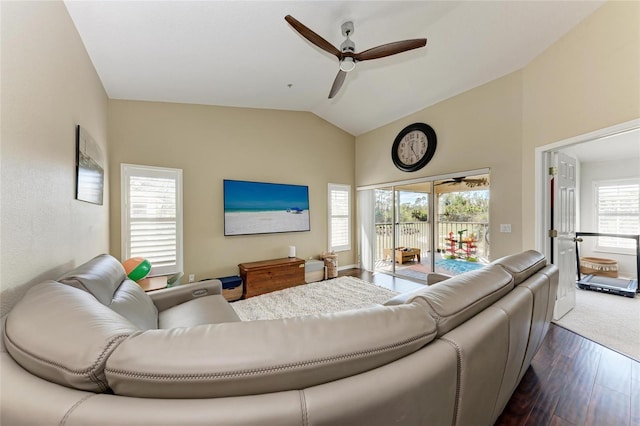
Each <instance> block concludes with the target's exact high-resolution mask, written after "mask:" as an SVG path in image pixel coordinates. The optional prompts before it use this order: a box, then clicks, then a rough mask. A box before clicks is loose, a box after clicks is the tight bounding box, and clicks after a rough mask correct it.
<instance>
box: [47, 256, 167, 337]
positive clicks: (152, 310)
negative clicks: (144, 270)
mask: <svg viewBox="0 0 640 426" xmlns="http://www.w3.org/2000/svg"><path fill="white" fill-rule="evenodd" d="M58 282H61V283H64V284H68V285H70V286H72V287H76V288H78V289H81V290H84V291H86V292H88V293H91V294H92V295H93V296H94V297H95V298H96V299H98V301H99V302H100V303H102V304H103V305H105V306H108V307H110V308H111V309H113V310H114V311H116V312H118V313H119V314H121V315H123V316H124V317H126V318H127V319H128V320H129V321H131V322H132V323H133V324H135V325H136V326H138V327H139V328H141V329H143V330H148V329H150V328H158V310H157V309H156V306H155V305H154V304H153V301H152V300H151V298H150V297H149V295H148V294H146V293H145V292H144V290H142V288H141V287H140V286H139V285H138V284H136V283H134V282H133V281H131V280H129V279H128V278H127V276H126V273H125V270H124V267H123V266H122V264H121V263H120V262H118V260H117V259H116V258H115V257H113V256H110V255H108V254H101V255H98V256H96V257H94V258H93V259H91V260H90V261H88V262H87V263H84V264H82V265H80V266H78V267H77V268H75V269H73V270H72V271H69V272H67V273H66V274H64V275H63V276H62V277H60V278H58Z"/></svg>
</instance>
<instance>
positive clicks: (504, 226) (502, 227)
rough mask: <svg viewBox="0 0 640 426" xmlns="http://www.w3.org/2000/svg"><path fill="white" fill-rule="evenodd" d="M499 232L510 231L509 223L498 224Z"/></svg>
mask: <svg viewBox="0 0 640 426" xmlns="http://www.w3.org/2000/svg"><path fill="white" fill-rule="evenodd" d="M500 232H506V233H510V232H511V224H510V223H501V224H500Z"/></svg>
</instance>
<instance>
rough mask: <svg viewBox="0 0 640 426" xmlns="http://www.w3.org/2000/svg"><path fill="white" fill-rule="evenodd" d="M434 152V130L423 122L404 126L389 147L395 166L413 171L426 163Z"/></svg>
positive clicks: (406, 170)
mask: <svg viewBox="0 0 640 426" xmlns="http://www.w3.org/2000/svg"><path fill="white" fill-rule="evenodd" d="M435 152H436V132H435V131H434V130H433V128H431V126H429V125H428V124H424V123H415V124H411V125H410V126H407V127H405V128H404V129H403V130H402V131H401V132H400V133H399V134H398V136H397V137H396V139H395V141H394V142H393V147H392V148H391V159H392V160H393V163H394V164H395V165H396V167H397V168H399V169H400V170H403V171H405V172H413V171H416V170H419V169H421V168H423V167H424V166H426V165H427V163H428V162H429V161H430V160H431V158H432V157H433V154H435Z"/></svg>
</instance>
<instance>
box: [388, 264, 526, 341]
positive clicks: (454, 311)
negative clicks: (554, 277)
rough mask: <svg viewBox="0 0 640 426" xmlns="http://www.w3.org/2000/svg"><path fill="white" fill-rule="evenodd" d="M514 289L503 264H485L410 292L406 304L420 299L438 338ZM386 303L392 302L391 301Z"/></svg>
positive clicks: (511, 279)
mask: <svg viewBox="0 0 640 426" xmlns="http://www.w3.org/2000/svg"><path fill="white" fill-rule="evenodd" d="M511 289H513V278H512V277H511V275H509V274H508V273H507V272H506V271H505V270H504V269H502V267H500V266H497V265H488V266H486V267H484V268H482V269H477V270H475V271H470V272H465V273H464V274H460V275H456V276H454V277H451V278H449V279H447V280H444V281H441V282H439V283H437V284H436V285H432V286H428V287H425V288H423V289H420V290H418V291H415V292H413V293H411V295H410V297H408V298H406V301H405V303H412V302H414V301H416V300H420V299H421V300H423V301H424V303H425V304H426V305H427V311H428V312H429V313H430V314H431V315H432V316H433V318H434V319H435V320H436V323H437V324H438V337H439V336H442V335H443V334H446V333H447V332H449V331H450V330H452V329H454V328H455V327H457V326H458V325H460V324H462V323H463V322H465V321H467V320H468V319H469V318H471V317H473V316H474V315H476V314H478V313H479V312H481V311H482V310H484V309H485V308H486V307H487V306H489V305H491V304H492V303H494V302H495V301H496V300H499V299H500V298H501V297H503V296H504V295H505V294H507V293H508V292H510V291H511ZM389 303H393V299H392V301H390V302H389Z"/></svg>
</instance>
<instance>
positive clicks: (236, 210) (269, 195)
mask: <svg viewBox="0 0 640 426" xmlns="http://www.w3.org/2000/svg"><path fill="white" fill-rule="evenodd" d="M309 230H311V226H310V222H309V187H308V186H304V185H287V184H281V183H267V182H248V181H242V180H227V179H225V180H224V235H252V234H272V233H279V232H303V231H309Z"/></svg>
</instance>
